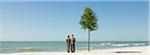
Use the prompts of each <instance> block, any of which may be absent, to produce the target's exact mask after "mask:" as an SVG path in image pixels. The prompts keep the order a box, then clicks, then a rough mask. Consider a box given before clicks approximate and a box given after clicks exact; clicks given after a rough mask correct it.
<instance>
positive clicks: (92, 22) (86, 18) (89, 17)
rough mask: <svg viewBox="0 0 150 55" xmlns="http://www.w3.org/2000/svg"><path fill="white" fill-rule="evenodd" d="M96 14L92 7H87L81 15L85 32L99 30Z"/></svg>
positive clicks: (81, 22) (81, 23)
mask: <svg viewBox="0 0 150 55" xmlns="http://www.w3.org/2000/svg"><path fill="white" fill-rule="evenodd" d="M97 20H98V19H97V17H96V14H95V13H94V12H93V10H92V9H91V8H90V7H86V8H85V10H84V13H83V15H81V20H80V25H81V26H82V28H83V29H84V30H89V31H90V32H91V31H95V30H97V28H98V24H97Z"/></svg>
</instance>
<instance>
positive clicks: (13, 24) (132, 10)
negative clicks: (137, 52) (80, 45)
mask: <svg viewBox="0 0 150 55" xmlns="http://www.w3.org/2000/svg"><path fill="white" fill-rule="evenodd" d="M85 7H91V8H92V9H93V11H94V12H95V13H96V16H97V17H98V19H99V21H98V26H99V28H98V30H96V31H93V32H91V41H147V40H148V2H146V1H92V2H89V1H48V2H46V1H43V2H42V1H40V2H38V1H37V2H36V1H31V2H29V1H28V2H1V3H0V41H64V40H65V38H66V37H67V35H71V34H74V36H75V38H76V40H77V41H87V34H88V33H87V31H85V30H83V29H81V26H80V24H79V22H80V17H81V15H82V14H83V11H84V9H85Z"/></svg>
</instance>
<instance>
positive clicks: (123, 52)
mask: <svg viewBox="0 0 150 55" xmlns="http://www.w3.org/2000/svg"><path fill="white" fill-rule="evenodd" d="M149 52H150V46H139V47H124V48H112V49H103V50H101V49H94V50H91V51H90V52H88V51H87V50H84V51H77V52H76V53H67V52H23V53H7V54H0V55H150V53H149Z"/></svg>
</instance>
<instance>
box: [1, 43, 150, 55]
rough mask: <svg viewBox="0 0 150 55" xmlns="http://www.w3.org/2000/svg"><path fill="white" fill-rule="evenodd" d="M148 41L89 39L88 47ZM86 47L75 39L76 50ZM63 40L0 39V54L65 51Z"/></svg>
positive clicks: (105, 46)
mask: <svg viewBox="0 0 150 55" xmlns="http://www.w3.org/2000/svg"><path fill="white" fill-rule="evenodd" d="M148 45H150V42H149V41H91V42H90V49H111V48H123V47H135V46H137V47H138V46H148ZM87 48H88V42H87V41H77V42H76V51H84V50H87ZM66 51H67V45H66V42H65V41H0V54H2V53H18V52H19V53H21V52H66Z"/></svg>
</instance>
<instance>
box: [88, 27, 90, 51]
mask: <svg viewBox="0 0 150 55" xmlns="http://www.w3.org/2000/svg"><path fill="white" fill-rule="evenodd" d="M88 51H90V31H89V30H88Z"/></svg>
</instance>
